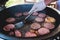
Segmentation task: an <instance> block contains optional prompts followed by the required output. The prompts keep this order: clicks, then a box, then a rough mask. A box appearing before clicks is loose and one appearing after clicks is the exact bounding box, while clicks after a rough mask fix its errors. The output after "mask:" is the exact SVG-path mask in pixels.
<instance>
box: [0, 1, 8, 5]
mask: <svg viewBox="0 0 60 40" xmlns="http://www.w3.org/2000/svg"><path fill="white" fill-rule="evenodd" d="M7 1H8V0H0V5H5V3H6V2H7Z"/></svg>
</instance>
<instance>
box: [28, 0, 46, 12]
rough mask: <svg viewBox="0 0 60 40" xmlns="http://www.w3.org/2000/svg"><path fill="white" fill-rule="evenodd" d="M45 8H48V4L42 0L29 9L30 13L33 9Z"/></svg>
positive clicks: (40, 9)
mask: <svg viewBox="0 0 60 40" xmlns="http://www.w3.org/2000/svg"><path fill="white" fill-rule="evenodd" d="M45 8H46V4H45V2H44V0H40V1H39V2H37V3H35V4H34V5H33V7H32V9H31V10H30V11H29V13H30V12H32V11H34V12H36V11H42V10H44V9H45Z"/></svg>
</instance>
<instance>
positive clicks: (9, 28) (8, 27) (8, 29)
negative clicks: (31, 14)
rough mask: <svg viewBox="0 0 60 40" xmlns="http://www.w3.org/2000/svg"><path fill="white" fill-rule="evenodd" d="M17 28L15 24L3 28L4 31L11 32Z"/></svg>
mask: <svg viewBox="0 0 60 40" xmlns="http://www.w3.org/2000/svg"><path fill="white" fill-rule="evenodd" d="M14 28H15V25H13V24H8V25H6V26H4V27H3V30H4V31H10V30H13V29H14Z"/></svg>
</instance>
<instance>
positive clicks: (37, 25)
mask: <svg viewBox="0 0 60 40" xmlns="http://www.w3.org/2000/svg"><path fill="white" fill-rule="evenodd" d="M40 27H41V25H40V24H39V23H32V24H31V28H32V29H39V28H40Z"/></svg>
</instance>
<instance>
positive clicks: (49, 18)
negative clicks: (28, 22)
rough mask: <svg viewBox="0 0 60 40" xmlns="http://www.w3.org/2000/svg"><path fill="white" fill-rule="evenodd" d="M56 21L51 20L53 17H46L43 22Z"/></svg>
mask: <svg viewBox="0 0 60 40" xmlns="http://www.w3.org/2000/svg"><path fill="white" fill-rule="evenodd" d="M55 21H56V20H55V18H53V17H46V18H45V22H53V23H54V22H55Z"/></svg>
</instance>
